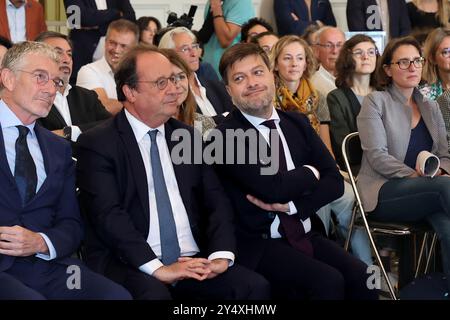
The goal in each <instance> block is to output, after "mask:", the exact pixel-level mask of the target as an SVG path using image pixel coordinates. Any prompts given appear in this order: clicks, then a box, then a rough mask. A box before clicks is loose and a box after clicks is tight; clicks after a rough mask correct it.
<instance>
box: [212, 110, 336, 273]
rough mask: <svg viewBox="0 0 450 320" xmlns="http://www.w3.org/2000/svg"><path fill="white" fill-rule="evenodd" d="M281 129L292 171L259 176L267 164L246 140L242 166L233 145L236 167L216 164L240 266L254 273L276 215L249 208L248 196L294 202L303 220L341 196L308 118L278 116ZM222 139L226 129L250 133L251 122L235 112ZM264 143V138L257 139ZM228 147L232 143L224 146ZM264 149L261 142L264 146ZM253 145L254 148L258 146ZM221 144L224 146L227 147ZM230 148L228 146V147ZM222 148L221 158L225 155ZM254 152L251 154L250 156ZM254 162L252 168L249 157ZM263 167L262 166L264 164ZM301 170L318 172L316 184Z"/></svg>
mask: <svg viewBox="0 0 450 320" xmlns="http://www.w3.org/2000/svg"><path fill="white" fill-rule="evenodd" d="M278 114H279V116H280V127H281V130H282V131H283V134H284V136H285V138H286V141H287V144H288V146H289V150H290V153H291V156H292V161H293V162H294V165H295V169H294V170H291V171H286V172H281V173H280V172H279V173H277V174H275V175H261V168H263V167H265V166H267V161H263V160H261V157H260V156H259V155H258V154H256V155H255V154H254V152H256V150H255V149H254V148H253V150H250V147H249V140H248V139H246V140H245V143H244V146H245V147H244V148H240V151H239V152H240V153H242V151H243V150H245V153H246V156H245V164H236V163H237V160H236V155H237V154H238V151H237V144H236V145H235V148H234V162H233V163H234V164H229V161H228V160H227V162H226V164H216V169H217V171H218V173H219V177H220V178H221V181H222V182H223V184H224V187H225V190H226V191H227V193H228V195H229V197H230V199H231V201H232V203H233V205H234V209H235V212H236V213H237V215H236V221H237V226H236V227H237V236H238V257H239V259H240V262H241V263H242V264H244V265H247V266H249V267H250V268H253V267H254V266H255V265H256V264H257V262H258V260H259V257H260V255H262V252H263V250H264V246H265V242H264V239H268V238H270V225H271V224H272V222H273V220H274V219H275V214H274V213H272V212H267V211H264V210H262V209H260V208H259V207H256V206H254V205H253V204H251V203H250V202H249V201H248V200H247V199H246V195H247V194H251V195H254V196H256V197H257V198H259V199H261V200H263V201H265V202H267V203H277V202H278V203H287V202H289V201H293V202H294V204H295V206H296V208H297V211H298V213H299V216H300V217H301V218H302V219H303V220H304V219H306V218H308V217H310V216H312V215H313V214H315V212H316V211H317V210H318V209H319V208H321V207H322V206H324V205H325V204H327V203H329V202H331V201H333V200H335V199H337V198H339V197H340V196H341V195H342V194H343V191H344V184H343V180H342V177H341V176H340V174H339V171H338V170H337V167H336V163H335V162H334V160H333V158H332V157H331V155H330V153H329V152H328V151H327V148H326V147H325V145H324V144H323V143H322V141H321V140H320V138H319V136H318V135H317V134H316V133H315V131H314V130H313V129H312V127H311V126H310V124H309V121H308V119H307V118H306V117H305V116H304V115H302V114H300V113H295V112H283V111H278ZM217 129H218V130H220V131H221V132H222V133H223V134H224V137H225V136H226V133H225V132H226V130H228V129H232V130H236V129H243V130H244V131H245V130H248V129H254V130H256V129H255V128H254V127H253V126H252V125H251V123H250V122H248V120H247V119H245V117H244V116H243V115H242V113H241V112H240V111H239V110H238V109H235V110H233V111H232V113H231V114H230V115H229V116H228V117H227V118H226V119H225V121H224V122H222V123H221V124H220V125H219V126H218V127H217ZM260 139H264V138H262V137H261V138H260ZM227 143H230V140H228V141H227ZM263 143H264V144H265V141H264V142H263ZM258 144H259V141H258V142H257V143H252V146H255V145H258ZM222 145H226V144H225V143H224V144H222ZM227 148H229V146H227ZM227 148H224V149H223V150H222V151H223V153H224V159H227V158H226V157H227V154H228V152H229V150H227ZM252 151H254V152H253V153H252ZM252 156H253V157H254V159H256V160H257V161H256V162H257V163H256V164H251V162H250V161H249V159H250V157H252ZM262 163H265V164H264V165H263V164H262ZM304 165H311V166H314V167H315V168H316V169H317V170H318V171H319V172H320V180H317V179H316V177H315V176H314V174H313V172H312V171H311V170H310V169H308V168H306V167H304Z"/></svg>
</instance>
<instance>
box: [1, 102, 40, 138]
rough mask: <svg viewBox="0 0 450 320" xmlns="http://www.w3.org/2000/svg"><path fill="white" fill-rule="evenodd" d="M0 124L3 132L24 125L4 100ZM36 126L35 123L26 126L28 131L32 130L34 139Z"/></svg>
mask: <svg viewBox="0 0 450 320" xmlns="http://www.w3.org/2000/svg"><path fill="white" fill-rule="evenodd" d="M0 124H1V126H2V129H3V130H5V129H7V128H11V127H16V126H19V125H21V126H23V125H24V124H23V123H22V121H20V119H19V118H17V116H16V115H15V114H14V112H12V110H11V109H10V108H9V107H8V105H7V104H6V103H5V102H4V101H3V100H0ZM34 125H35V122H33V123H32V124H29V125H27V126H26V127H27V128H28V129H30V133H31V136H32V137H34V136H35V133H34Z"/></svg>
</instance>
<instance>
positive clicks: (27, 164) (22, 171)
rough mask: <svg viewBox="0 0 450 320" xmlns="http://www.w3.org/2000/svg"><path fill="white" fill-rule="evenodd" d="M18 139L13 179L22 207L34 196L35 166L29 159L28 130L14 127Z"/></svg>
mask: <svg viewBox="0 0 450 320" xmlns="http://www.w3.org/2000/svg"><path fill="white" fill-rule="evenodd" d="M16 127H17V129H18V130H19V137H18V138H17V140H16V165H15V168H14V179H15V180H16V184H17V188H18V189H19V193H20V197H21V198H22V205H25V204H26V203H27V202H28V201H30V200H31V198H33V196H34V195H35V194H36V185H37V174H36V165H35V164H34V161H33V158H32V157H31V153H30V150H29V149H28V144H27V135H28V132H30V130H29V129H28V128H27V127H25V126H16Z"/></svg>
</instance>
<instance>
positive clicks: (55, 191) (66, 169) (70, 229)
mask: <svg viewBox="0 0 450 320" xmlns="http://www.w3.org/2000/svg"><path fill="white" fill-rule="evenodd" d="M35 132H36V136H37V138H38V141H39V146H40V148H41V151H42V156H43V158H44V165H45V172H46V174H47V178H46V179H45V181H44V183H43V184H42V186H41V188H40V189H39V190H38V192H37V194H36V195H35V196H34V197H33V198H32V199H31V200H30V202H28V203H27V204H26V205H25V206H24V207H22V201H21V198H20V194H19V190H18V189H17V186H16V182H15V180H14V176H13V175H12V173H11V169H10V168H9V165H8V160H7V158H6V152H5V144H4V139H3V134H2V130H1V127H0V190H1V192H0V226H14V225H19V226H22V227H24V228H26V229H29V230H31V231H34V232H42V233H45V234H46V235H47V236H48V238H49V239H50V240H51V242H52V244H53V246H54V247H55V250H56V253H57V259H56V260H55V261H56V262H59V263H63V264H66V263H67V264H69V263H70V261H71V260H72V259H71V258H70V256H71V255H72V254H73V253H74V252H75V251H76V250H77V248H78V247H79V245H80V242H81V239H82V238H83V229H82V221H81V218H80V213H79V208H78V202H77V198H76V194H75V166H74V162H73V160H72V157H71V149H70V144H69V143H68V142H67V141H65V140H64V139H62V138H60V137H58V136H56V135H55V134H53V133H51V132H49V131H48V130H47V129H44V128H42V127H41V126H39V125H38V124H36V126H35ZM14 260H15V258H14V257H11V256H6V255H2V254H0V272H1V271H4V270H6V269H9V268H10V267H11V266H13V264H14ZM13 267H14V266H13Z"/></svg>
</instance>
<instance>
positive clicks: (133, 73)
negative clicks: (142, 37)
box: [114, 44, 165, 101]
mask: <svg viewBox="0 0 450 320" xmlns="http://www.w3.org/2000/svg"><path fill="white" fill-rule="evenodd" d="M147 52H156V53H160V54H162V55H164V53H162V52H161V51H160V50H159V49H158V48H157V47H155V46H153V45H147V44H138V45H137V46H135V47H133V48H131V49H130V50H129V51H128V52H127V53H126V54H125V56H124V57H123V58H122V60H121V61H120V63H119V65H118V67H117V70H116V72H115V73H114V80H115V81H116V91H117V100H119V101H126V100H127V98H126V97H125V94H124V93H123V89H122V88H123V86H124V85H128V86H129V87H130V88H132V89H136V88H137V84H138V81H139V78H138V75H137V70H136V62H137V57H138V56H139V55H141V54H143V53H147ZM164 56H165V55H164Z"/></svg>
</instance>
